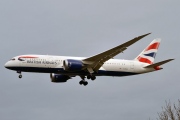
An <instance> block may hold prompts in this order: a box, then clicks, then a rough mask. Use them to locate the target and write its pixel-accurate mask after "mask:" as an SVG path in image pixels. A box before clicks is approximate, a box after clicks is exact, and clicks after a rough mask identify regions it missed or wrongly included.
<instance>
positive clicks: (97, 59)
mask: <svg viewBox="0 0 180 120" xmlns="http://www.w3.org/2000/svg"><path fill="white" fill-rule="evenodd" d="M149 34H151V33H148V34H145V35H141V36H139V37H136V38H134V39H132V40H130V41H128V42H125V43H123V44H121V45H119V46H117V47H114V48H112V49H109V50H107V51H105V52H102V53H100V54H97V55H94V56H92V57H89V58H86V59H84V60H82V61H83V63H84V64H85V68H87V70H88V71H89V72H90V73H93V72H94V71H96V72H97V71H98V70H99V69H100V67H101V66H102V65H103V64H104V62H106V61H108V60H109V59H111V58H113V57H114V56H116V55H118V54H119V53H121V52H123V51H124V50H126V49H127V47H129V46H130V45H132V44H134V43H135V42H137V41H139V40H140V39H142V38H144V37H145V36H147V35H149Z"/></svg>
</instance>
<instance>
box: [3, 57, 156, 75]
mask: <svg viewBox="0 0 180 120" xmlns="http://www.w3.org/2000/svg"><path fill="white" fill-rule="evenodd" d="M29 56H33V57H29ZM66 59H73V60H83V59H85V57H68V56H50V55H21V56H16V57H14V58H13V59H11V60H10V61H8V62H7V63H6V64H5V67H6V68H8V69H11V70H15V71H20V72H40V73H57V74H64V75H70V76H76V75H88V74H89V73H88V72H86V71H84V70H81V71H73V72H72V71H66V70H64V67H63V61H64V60H66ZM147 65H149V64H147V63H143V62H139V61H134V60H119V59H110V60H108V61H106V62H105V63H104V64H103V65H102V66H101V68H100V69H99V70H98V72H95V73H93V74H94V75H96V76H128V75H135V74H142V73H147V72H152V71H155V69H154V68H144V66H147Z"/></svg>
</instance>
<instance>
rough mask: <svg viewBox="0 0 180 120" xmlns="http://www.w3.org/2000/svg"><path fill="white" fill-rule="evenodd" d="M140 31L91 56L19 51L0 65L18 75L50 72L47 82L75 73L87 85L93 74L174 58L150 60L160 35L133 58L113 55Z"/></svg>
mask: <svg viewBox="0 0 180 120" xmlns="http://www.w3.org/2000/svg"><path fill="white" fill-rule="evenodd" d="M149 34H151V33H148V34H144V35H141V36H139V37H136V38H134V39H132V40H129V41H128V42H125V43H123V44H121V45H118V46H116V47H114V48H112V49H109V50H107V51H105V52H102V53H99V54H97V55H94V56H91V57H70V56H52V55H35V54H29V55H19V56H16V57H13V58H12V59H11V60H10V61H8V62H7V63H6V64H5V65H4V66H5V68H7V69H10V70H14V71H17V73H18V74H19V78H22V74H21V72H38V73H50V79H51V82H54V83H64V82H67V81H68V80H69V79H71V78H72V77H75V76H80V78H81V79H82V80H80V82H79V84H80V85H84V86H86V85H88V82H87V81H86V80H85V79H86V78H87V79H91V80H95V79H96V77H97V76H114V77H122V76H129V75H138V74H143V73H148V72H153V71H157V70H161V69H163V68H162V67H160V66H161V65H163V64H165V63H167V62H170V61H172V60H174V59H167V60H164V61H161V62H158V63H154V59H155V57H156V53H157V51H158V48H159V45H160V41H161V39H160V38H158V39H154V40H153V41H152V42H151V43H150V44H149V45H148V46H147V47H146V48H145V49H144V50H143V51H142V52H141V53H140V54H139V55H138V56H137V57H136V58H135V59H134V60H122V59H114V57H115V56H116V55H118V54H119V53H122V52H123V51H125V50H126V49H127V47H129V46H131V45H132V44H134V43H136V42H137V41H139V40H140V39H142V38H144V37H145V36H147V35H149Z"/></svg>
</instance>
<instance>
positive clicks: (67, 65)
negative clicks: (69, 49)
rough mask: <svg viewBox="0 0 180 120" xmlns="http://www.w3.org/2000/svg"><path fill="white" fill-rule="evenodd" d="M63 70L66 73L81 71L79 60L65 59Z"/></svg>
mask: <svg viewBox="0 0 180 120" xmlns="http://www.w3.org/2000/svg"><path fill="white" fill-rule="evenodd" d="M63 68H64V70H66V71H81V70H82V68H83V63H82V61H80V60H72V59H67V60H64V61H63Z"/></svg>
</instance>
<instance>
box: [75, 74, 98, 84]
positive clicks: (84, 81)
mask: <svg viewBox="0 0 180 120" xmlns="http://www.w3.org/2000/svg"><path fill="white" fill-rule="evenodd" d="M80 77H81V79H82V80H81V81H80V82H79V84H80V85H84V86H86V85H88V82H87V81H86V80H85V78H86V77H85V76H80ZM87 79H91V80H95V79H96V76H93V75H88V76H87Z"/></svg>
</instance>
